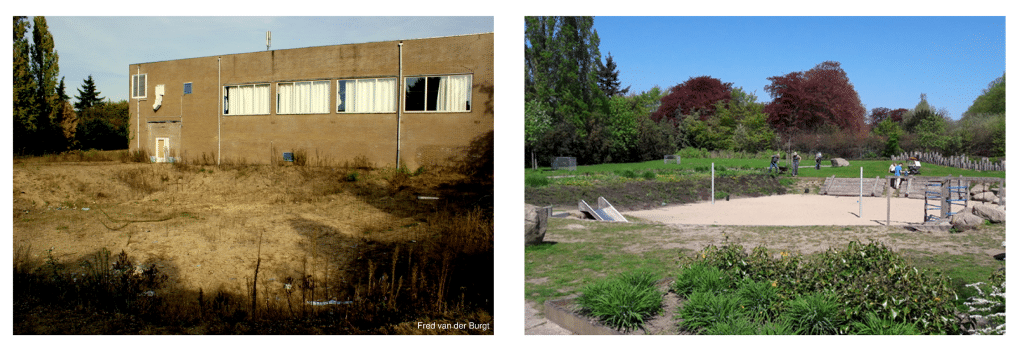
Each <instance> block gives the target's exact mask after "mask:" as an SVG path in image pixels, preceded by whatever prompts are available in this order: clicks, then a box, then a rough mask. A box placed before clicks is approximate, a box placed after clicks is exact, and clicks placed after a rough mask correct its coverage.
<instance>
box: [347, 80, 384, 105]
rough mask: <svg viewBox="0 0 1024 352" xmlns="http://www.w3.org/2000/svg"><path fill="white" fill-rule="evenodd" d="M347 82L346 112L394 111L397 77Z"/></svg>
mask: <svg viewBox="0 0 1024 352" xmlns="http://www.w3.org/2000/svg"><path fill="white" fill-rule="evenodd" d="M343 82H345V112H356V113H366V112H394V111H395V79H394V78H380V79H358V80H346V81H343Z"/></svg>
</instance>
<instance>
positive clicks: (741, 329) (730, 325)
mask: <svg viewBox="0 0 1024 352" xmlns="http://www.w3.org/2000/svg"><path fill="white" fill-rule="evenodd" d="M760 330H761V326H760V325H758V324H757V323H754V322H752V321H750V319H747V318H746V317H739V318H736V319H729V320H726V321H719V322H715V323H714V324H711V326H709V327H708V328H707V329H704V331H703V334H704V335H758V334H759V333H760Z"/></svg>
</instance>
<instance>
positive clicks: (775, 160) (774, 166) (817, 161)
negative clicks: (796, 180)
mask: <svg viewBox="0 0 1024 352" xmlns="http://www.w3.org/2000/svg"><path fill="white" fill-rule="evenodd" d="M814 169H815V170H821V152H818V154H815V155H814ZM772 170H775V172H780V171H779V154H775V155H772V163H771V165H770V166H768V171H772ZM799 170H800V154H797V152H793V176H796V175H797V172H798V171H799Z"/></svg>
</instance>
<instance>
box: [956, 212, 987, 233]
mask: <svg viewBox="0 0 1024 352" xmlns="http://www.w3.org/2000/svg"><path fill="white" fill-rule="evenodd" d="M965 210H966V209H965ZM984 222H985V220H984V219H982V218H981V217H979V216H977V215H974V214H971V212H969V211H963V210H962V211H960V212H959V213H956V214H955V215H953V220H952V224H953V228H955V229H957V230H959V231H966V230H971V229H975V228H977V227H978V226H981V224H982V223H984Z"/></svg>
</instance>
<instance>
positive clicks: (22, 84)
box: [11, 16, 38, 153]
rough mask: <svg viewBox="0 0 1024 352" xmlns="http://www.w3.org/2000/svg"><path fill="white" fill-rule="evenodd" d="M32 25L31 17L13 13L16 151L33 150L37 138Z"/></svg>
mask: <svg viewBox="0 0 1024 352" xmlns="http://www.w3.org/2000/svg"><path fill="white" fill-rule="evenodd" d="M29 27H31V23H30V22H29V21H28V17H25V16H14V49H13V52H12V54H13V55H14V73H13V76H11V80H12V81H13V82H12V83H13V89H12V90H13V91H14V92H13V93H14V101H13V102H12V104H11V108H12V110H13V111H12V112H13V115H14V128H13V131H12V132H13V134H14V149H15V151H16V152H17V153H26V152H32V151H33V150H32V146H31V145H30V143H31V142H32V141H33V140H34V138H33V134H34V133H35V130H36V118H37V117H38V112H37V111H36V109H37V108H38V106H37V99H36V91H37V89H36V81H35V75H34V74H33V72H32V64H31V59H30V57H31V52H32V45H31V43H30V42H29V39H28V36H27V35H28V31H29Z"/></svg>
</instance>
